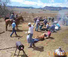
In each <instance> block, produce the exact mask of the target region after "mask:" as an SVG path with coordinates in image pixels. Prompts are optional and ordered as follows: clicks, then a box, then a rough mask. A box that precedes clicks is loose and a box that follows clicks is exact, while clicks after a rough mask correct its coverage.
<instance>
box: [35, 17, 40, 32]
mask: <svg viewBox="0 0 68 57" xmlns="http://www.w3.org/2000/svg"><path fill="white" fill-rule="evenodd" d="M39 25H40V21H39V18H38V19H37V21H36V28H35V31H38V27H39Z"/></svg>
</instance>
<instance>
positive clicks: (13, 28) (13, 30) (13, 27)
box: [10, 20, 17, 37]
mask: <svg viewBox="0 0 68 57" xmlns="http://www.w3.org/2000/svg"><path fill="white" fill-rule="evenodd" d="M15 27H16V24H15V20H13V23H12V33H11V34H10V37H12V35H13V33H14V32H15V35H16V36H17V33H16V30H15Z"/></svg>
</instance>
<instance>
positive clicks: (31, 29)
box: [28, 23, 33, 47]
mask: <svg viewBox="0 0 68 57" xmlns="http://www.w3.org/2000/svg"><path fill="white" fill-rule="evenodd" d="M28 26H29V31H30V34H29V38H30V47H32V45H33V41H32V36H33V26H31V23H28Z"/></svg>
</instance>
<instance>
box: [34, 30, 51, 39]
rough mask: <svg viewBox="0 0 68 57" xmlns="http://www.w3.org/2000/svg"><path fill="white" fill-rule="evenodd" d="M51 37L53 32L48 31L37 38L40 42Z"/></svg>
mask: <svg viewBox="0 0 68 57" xmlns="http://www.w3.org/2000/svg"><path fill="white" fill-rule="evenodd" d="M50 36H51V31H50V30H48V32H47V33H43V34H42V35H40V36H37V37H35V38H36V39H38V40H44V38H49V37H50Z"/></svg>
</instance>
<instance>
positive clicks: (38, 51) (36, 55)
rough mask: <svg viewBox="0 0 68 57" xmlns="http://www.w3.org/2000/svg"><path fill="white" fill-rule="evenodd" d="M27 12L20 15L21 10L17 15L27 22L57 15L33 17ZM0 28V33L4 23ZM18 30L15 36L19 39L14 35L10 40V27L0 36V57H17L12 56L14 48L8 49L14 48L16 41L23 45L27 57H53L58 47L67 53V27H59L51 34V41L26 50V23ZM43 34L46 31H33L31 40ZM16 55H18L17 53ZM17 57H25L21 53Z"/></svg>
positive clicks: (47, 40)
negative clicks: (59, 28)
mask: <svg viewBox="0 0 68 57" xmlns="http://www.w3.org/2000/svg"><path fill="white" fill-rule="evenodd" d="M19 10H20V9H19ZM29 10H30V9H29ZM35 11H36V10H35ZM39 11H41V10H39ZM28 12H29V11H28V10H27V12H23V13H22V9H21V14H20V13H19V14H20V15H22V16H23V17H24V19H26V20H27V21H33V18H34V17H35V16H43V17H46V16H47V17H48V16H51V17H53V16H56V14H57V12H50V11H48V12H45V13H36V12H35V13H34V12H33V15H32V13H28ZM0 28H1V31H4V30H5V23H4V21H3V22H0ZM19 29H20V30H19V31H17V34H18V35H19V36H20V37H15V35H13V37H12V38H11V37H10V34H11V30H12V29H11V27H9V31H7V32H6V31H5V33H2V34H0V57H17V56H14V52H15V48H9V47H14V46H15V43H16V42H17V41H21V42H22V43H23V44H24V46H25V48H24V50H25V53H26V54H27V56H28V57H53V52H54V50H55V49H57V48H58V47H62V49H63V50H65V51H66V52H68V45H67V44H68V27H66V26H63V27H61V30H60V31H57V33H52V37H53V39H45V40H44V41H40V42H38V43H36V44H35V45H36V48H28V46H29V45H28V43H27V40H26V36H27V35H26V34H25V32H26V31H28V26H27V22H26V23H22V24H20V25H19ZM44 32H46V31H41V32H36V31H35V30H34V35H33V38H34V37H35V36H37V35H41V34H42V33H44ZM4 48H9V49H5V50H4ZM49 53H50V54H49ZM16 54H18V51H17V53H16ZM19 57H25V56H24V55H23V53H22V52H21V53H20V54H19Z"/></svg>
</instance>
